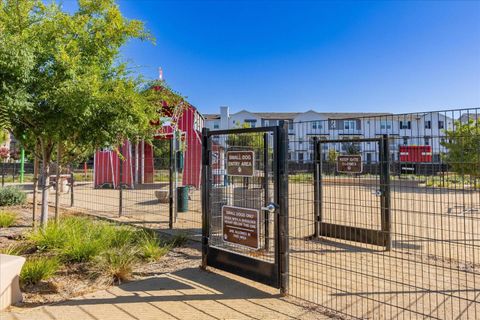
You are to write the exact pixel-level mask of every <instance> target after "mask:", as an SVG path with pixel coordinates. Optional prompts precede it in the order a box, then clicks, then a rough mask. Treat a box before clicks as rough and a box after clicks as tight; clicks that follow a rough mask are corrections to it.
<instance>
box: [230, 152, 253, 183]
mask: <svg viewBox="0 0 480 320" xmlns="http://www.w3.org/2000/svg"><path fill="white" fill-rule="evenodd" d="M254 166H255V153H254V152H253V151H228V152H227V174H228V175H229V176H241V177H252V176H253V172H254V169H255V168H254Z"/></svg>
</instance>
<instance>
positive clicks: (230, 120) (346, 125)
mask: <svg viewBox="0 0 480 320" xmlns="http://www.w3.org/2000/svg"><path fill="white" fill-rule="evenodd" d="M204 116H205V126H206V127H207V128H209V129H211V130H218V129H231V128H237V127H240V126H243V125H244V124H248V126H250V127H260V126H272V125H277V124H278V123H279V122H280V121H282V120H283V121H286V122H287V123H288V133H289V141H290V146H289V158H290V159H291V160H294V161H297V162H300V163H301V162H305V163H307V162H310V161H312V160H313V144H312V143H311V140H312V139H313V138H314V137H317V138H319V139H341V140H347V141H351V140H355V139H363V138H375V137H380V136H382V135H384V134H388V136H389V140H390V144H389V145H390V152H391V158H392V160H394V161H395V160H398V159H399V157H400V151H399V149H400V146H429V149H430V150H431V156H432V161H433V162H439V161H440V155H441V154H442V153H443V152H446V150H445V148H444V147H443V146H442V142H443V141H444V139H445V130H446V129H451V128H452V127H453V125H454V124H453V122H454V120H453V118H451V117H449V116H447V114H446V113H442V112H424V113H415V114H404V115H396V114H391V113H366V112H356V113H335V112H317V111H314V110H309V111H306V112H288V113H284V112H269V113H263V112H250V111H247V110H242V111H239V112H237V113H232V114H230V112H229V108H228V107H225V106H224V107H221V108H220V113H219V114H207V115H204ZM345 146H346V144H345V143H337V144H328V145H324V146H323V148H325V149H328V148H334V149H336V150H337V151H338V152H342V151H344V149H345ZM357 147H358V150H359V151H360V152H361V153H362V154H363V155H364V157H365V159H366V161H367V162H368V161H372V162H375V161H378V146H377V145H375V143H369V142H365V143H358V146H357ZM324 156H326V155H325V154H324Z"/></svg>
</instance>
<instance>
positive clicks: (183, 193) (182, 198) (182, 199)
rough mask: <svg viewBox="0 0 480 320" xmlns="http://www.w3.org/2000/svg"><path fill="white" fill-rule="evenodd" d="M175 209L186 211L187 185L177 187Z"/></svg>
mask: <svg viewBox="0 0 480 320" xmlns="http://www.w3.org/2000/svg"><path fill="white" fill-rule="evenodd" d="M177 211H178V212H187V211H188V186H183V187H178V188H177Z"/></svg>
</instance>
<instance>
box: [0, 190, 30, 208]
mask: <svg viewBox="0 0 480 320" xmlns="http://www.w3.org/2000/svg"><path fill="white" fill-rule="evenodd" d="M26 201H27V195H26V194H25V192H23V191H21V190H20V189H18V188H15V187H3V188H0V206H1V207H3V206H15V205H21V204H24V203H25V202H26Z"/></svg>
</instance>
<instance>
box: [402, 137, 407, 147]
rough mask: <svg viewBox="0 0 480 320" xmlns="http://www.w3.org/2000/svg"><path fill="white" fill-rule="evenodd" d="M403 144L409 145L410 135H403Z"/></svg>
mask: <svg viewBox="0 0 480 320" xmlns="http://www.w3.org/2000/svg"><path fill="white" fill-rule="evenodd" d="M403 145H404V146H406V145H408V137H403Z"/></svg>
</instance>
